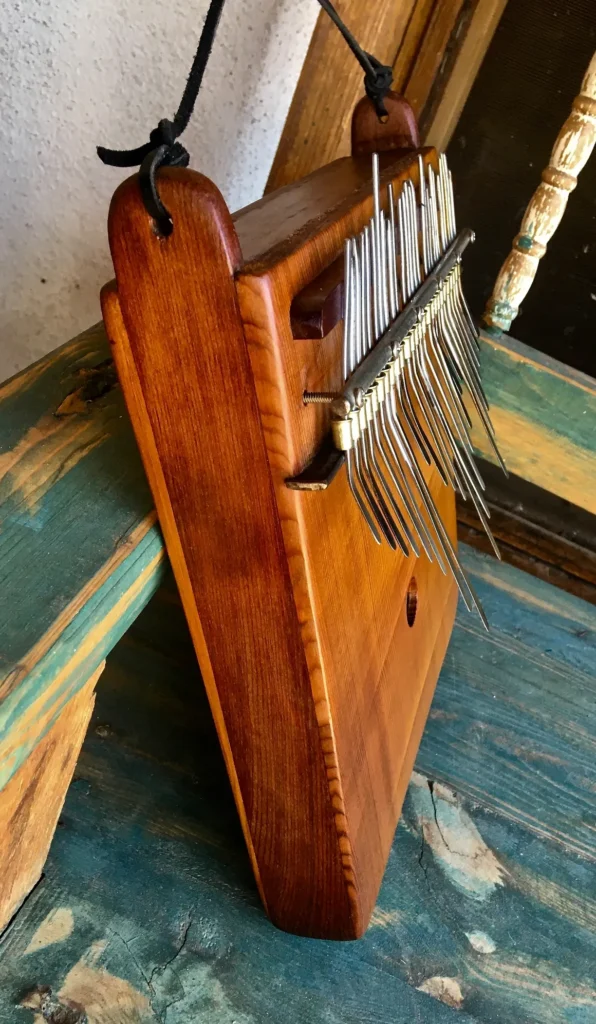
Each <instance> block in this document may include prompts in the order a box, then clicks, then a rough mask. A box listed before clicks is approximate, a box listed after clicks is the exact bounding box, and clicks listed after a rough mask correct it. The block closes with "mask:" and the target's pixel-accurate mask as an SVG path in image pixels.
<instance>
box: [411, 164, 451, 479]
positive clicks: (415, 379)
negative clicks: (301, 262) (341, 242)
mask: <svg viewBox="0 0 596 1024" xmlns="http://www.w3.org/2000/svg"><path fill="white" fill-rule="evenodd" d="M408 192H409V194H410V200H409V211H408V212H409V235H410V245H409V258H410V262H411V263H412V264H413V265H414V264H415V266H413V270H412V273H413V280H414V281H416V276H418V278H419V276H420V260H419V248H418V231H417V224H416V222H415V221H414V219H413V217H412V200H413V199H414V198H415V197H414V187H413V185H412V183H411V182H410V189H408ZM429 208H432V191H431V201H430V204H429ZM435 230H436V227H435V222H434V219H431V223H430V231H429V232H428V235H427V237H428V238H429V240H430V243H431V247H432V251H433V253H434V252H436V246H437V245H438V239H437V238H436V236H435V234H434V233H435ZM423 338H424V328H423V327H420V326H419V327H417V328H416V329H415V330H414V333H413V338H412V344H411V346H410V347H409V349H408V348H406V350H405V359H406V361H407V362H408V376H409V380H410V382H411V385H412V390H413V392H414V395H415V397H416V400H417V403H418V408H419V409H420V412H421V414H422V416H423V419H424V421H425V424H426V427H427V430H428V432H429V433H430V435H431V437H432V440H433V442H434V450H433V456H434V461H435V464H436V465H437V467H438V468H439V471H441V470H442V476H443V479H444V480H445V478H447V479H446V480H445V482H447V481H448V482H449V483H450V484H451V486H452V487H454V486H456V482H457V481H456V476H455V473H454V470H453V464H452V458H451V456H450V453H449V450H448V448H447V447H446V445H445V443H444V440H443V437H442V435H441V431H440V429H439V427H438V425H437V423H436V422H435V412H434V410H433V408H432V404H431V402H430V401H429V400H428V399H427V396H426V394H425V389H424V387H423V383H422V381H421V380H420V375H419V372H418V366H417V362H416V358H415V357H416V352H417V349H418V347H419V345H420V344H421V342H422V341H423Z"/></svg>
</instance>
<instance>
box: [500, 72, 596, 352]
mask: <svg viewBox="0 0 596 1024" xmlns="http://www.w3.org/2000/svg"><path fill="white" fill-rule="evenodd" d="M595 143H596V53H595V54H594V55H593V56H592V59H591V61H590V65H589V67H588V70H587V71H586V74H585V76H584V79H583V81H582V85H581V90H580V94H579V96H577V97H576V99H575V100H574V101H573V108H572V112H571V114H570V115H569V117H568V118H567V120H566V122H565V124H564V125H563V127H562V129H561V131H560V132H559V135H558V137H557V140H556V142H555V144H554V147H553V150H552V152H551V155H550V160H549V164H548V167H546V168H545V170H544V171H543V172H542V181H541V183H540V185H539V186H538V188H537V189H536V191H535V193H534V195H533V196H532V198H531V200H530V202H529V204H528V206H527V208H526V211H525V213H524V216H523V219H522V222H521V226H520V230H519V234H518V235H516V237H515V238H514V240H513V248H512V250H511V252H510V253H509V256H508V257H507V259H506V260H505V262H504V263H503V266H502V267H501V269H500V271H499V274H498V275H497V279H496V281H495V285H494V288H493V292H492V295H491V297H490V299H489V301H488V304H487V307H486V310H485V312H484V322H485V324H486V325H487V327H489V328H492V329H495V330H496V331H497V332H499V331H507V330H509V328H510V326H511V323H512V321H513V320H514V319H515V317H516V316H517V314H518V312H519V307H520V305H521V303H522V302H523V300H524V298H525V297H526V295H527V294H528V292H529V290H530V288H531V286H532V282H533V280H534V278H535V276H536V272H537V270H538V263H539V261H540V260H541V259H542V257H543V256H544V254H545V252H546V246H547V244H548V242H549V241H550V239H551V238H552V236H553V235H554V233H555V231H556V230H557V228H558V226H559V224H560V223H561V220H562V217H563V214H564V213H565V208H566V206H567V201H568V199H569V194H570V192H572V191H573V189H574V188H575V187H576V185H577V176H578V174H579V173H580V171H581V170H582V168H583V167H584V166H585V164H586V163H587V161H588V160H589V158H590V155H591V153H592V150H593V149H594V145H595ZM562 286H563V285H562Z"/></svg>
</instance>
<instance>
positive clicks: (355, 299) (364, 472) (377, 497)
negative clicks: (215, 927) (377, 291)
mask: <svg viewBox="0 0 596 1024" xmlns="http://www.w3.org/2000/svg"><path fill="white" fill-rule="evenodd" d="M377 171H378V161H377ZM377 181H378V173H377ZM376 212H379V211H378V207H377V206H376ZM345 266H346V281H345V291H346V311H347V316H346V320H345V325H344V338H345V339H347V341H346V345H347V356H346V359H345V366H346V370H347V372H346V379H347V376H349V374H350V373H351V372H352V370H353V369H355V367H356V366H357V365H358V362H359V361H360V358H361V344H360V340H361V328H362V315H361V314H362V309H361V300H362V289H361V280H360V270H361V265H360V261H359V259H358V246H357V243H356V241H355V240H354V239H350V240H348V242H347V243H346V248H345ZM379 270H380V264H379V262H377V271H379ZM379 280H380V275H379V273H377V281H379ZM363 412H364V410H363ZM358 426H359V428H360V432H359V436H358V437H356V438H354V440H355V458H354V470H355V474H356V478H357V480H358V483H359V484H360V487H361V489H362V491H363V493H364V495H365V497H366V499H367V501H368V505H369V506H370V510H371V512H372V514H373V516H374V519H375V520H376V522H377V524H378V526H379V528H380V530H381V532H382V533H383V535H384V537H385V539H386V540H387V543H388V544H389V545H390V547H392V548H393V549H394V550H395V548H396V547H397V545H399V546H400V547H401V549H402V551H403V552H404V554H406V555H409V549H408V547H407V545H406V543H405V541H404V539H403V537H402V535H401V533H400V531H399V529H398V527H397V525H396V523H395V521H394V519H393V517H392V515H391V512H390V511H389V508H388V507H387V503H386V501H385V498H384V496H383V493H382V490H383V491H385V492H386V493H388V495H389V500H390V504H391V503H393V496H392V494H391V492H390V491H389V489H388V485H387V483H386V481H385V478H384V476H383V474H382V472H381V470H380V468H379V466H378V462H377V459H376V455H375V451H374V448H373V445H372V439H371V436H370V433H369V430H368V427H369V423H368V421H367V418H366V414H365V415H364V416H363V415H361V416H359V423H358ZM378 481H380V484H381V487H379V483H378ZM352 483H353V484H354V477H353V475H352ZM381 488H382V490H381ZM353 493H354V495H355V496H356V500H357V503H358V506H359V508H360V510H361V511H362V512H363V514H364V517H365V519H366V522H367V524H368V525H369V527H370V526H371V520H370V516H369V515H368V514H367V513H368V509H366V505H365V504H364V501H363V500H362V497H361V495H360V494H359V492H358V489H357V488H356V487H355V486H354V491H353ZM359 498H360V500H359ZM398 511H399V510H398ZM399 514H400V515H401V513H399ZM372 532H373V536H374V537H375V540H380V538H379V535H378V531H377V530H376V529H374V528H373V530H372Z"/></svg>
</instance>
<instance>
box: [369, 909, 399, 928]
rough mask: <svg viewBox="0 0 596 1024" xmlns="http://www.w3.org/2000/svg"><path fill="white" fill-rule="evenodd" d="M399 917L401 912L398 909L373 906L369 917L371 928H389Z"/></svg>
mask: <svg viewBox="0 0 596 1024" xmlns="http://www.w3.org/2000/svg"><path fill="white" fill-rule="evenodd" d="M400 919H401V914H400V913H399V911H398V910H383V909H382V908H381V907H375V909H374V910H373V912H372V915H371V918H370V926H371V928H374V927H377V928H391V926H392V925H394V924H397V923H398V921H399V920H400Z"/></svg>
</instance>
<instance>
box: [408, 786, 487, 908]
mask: <svg viewBox="0 0 596 1024" xmlns="http://www.w3.org/2000/svg"><path fill="white" fill-rule="evenodd" d="M410 795H411V798H412V802H413V805H414V810H415V812H416V816H417V819H418V824H419V827H420V830H421V832H422V835H423V838H424V841H425V843H426V844H427V845H428V846H429V847H430V849H431V850H432V853H433V856H434V858H435V860H436V862H437V864H438V865H439V867H440V868H441V870H442V871H443V872H444V874H445V875H446V876H447V878H448V879H449V881H450V882H452V883H453V885H454V886H455V887H456V888H457V889H459V890H460V892H463V893H465V895H466V896H470V897H471V898H472V899H476V900H486V899H488V897H489V896H491V895H492V893H493V892H494V891H495V890H496V888H497V886H501V885H503V884H504V881H503V880H504V877H505V875H506V871H505V869H504V868H503V866H502V865H501V864H500V863H499V861H498V860H497V858H496V857H495V855H494V853H493V852H492V850H491V849H489V847H488V846H487V845H486V843H485V842H484V839H483V838H482V836H481V835H480V832H479V831H478V829H477V828H476V825H475V824H474V822H473V821H472V819H471V817H470V815H469V814H468V813H467V812H466V811H465V810H464V809H463V807H462V806H461V804H460V802H459V799H458V797H457V795H456V794H455V793H454V792H453V790H451V789H448V788H447V786H442V785H440V784H438V783H435V784H432V783H431V784H429V782H428V780H427V779H426V778H424V776H422V775H419V774H418V773H416V772H415V773H414V774H413V776H412V782H411V785H410Z"/></svg>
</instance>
